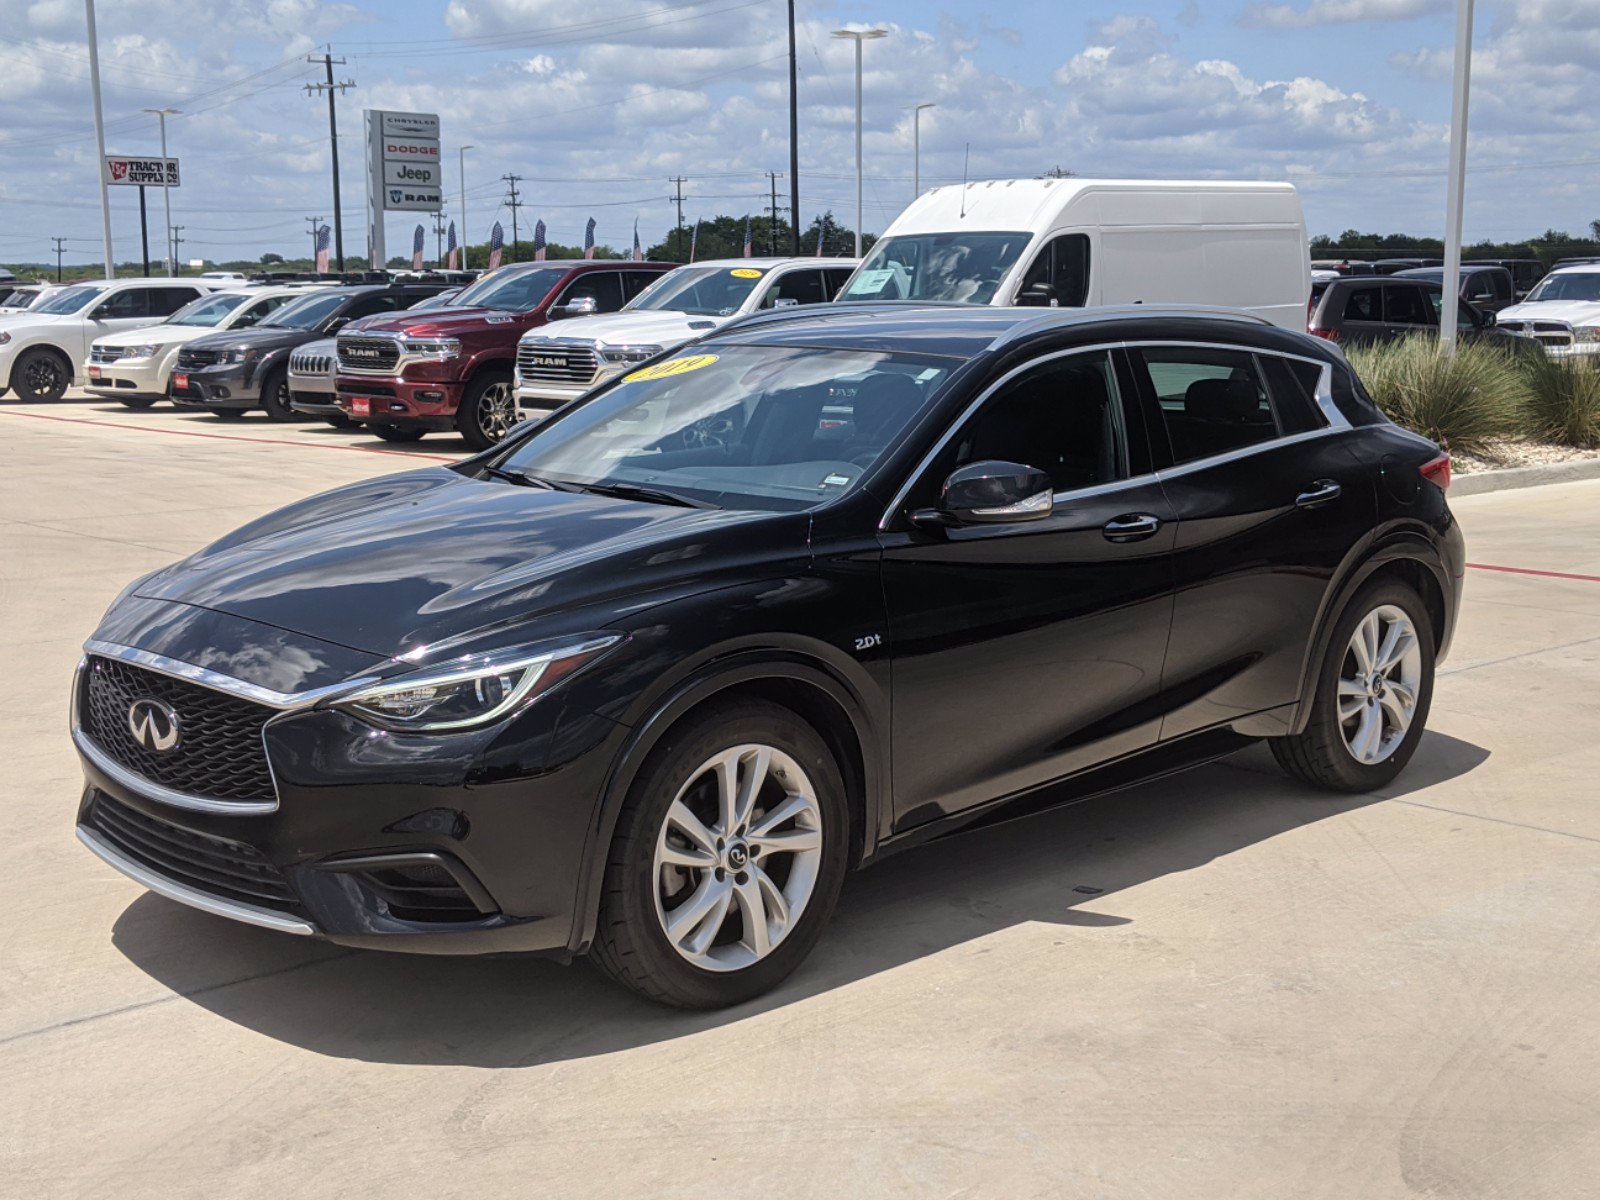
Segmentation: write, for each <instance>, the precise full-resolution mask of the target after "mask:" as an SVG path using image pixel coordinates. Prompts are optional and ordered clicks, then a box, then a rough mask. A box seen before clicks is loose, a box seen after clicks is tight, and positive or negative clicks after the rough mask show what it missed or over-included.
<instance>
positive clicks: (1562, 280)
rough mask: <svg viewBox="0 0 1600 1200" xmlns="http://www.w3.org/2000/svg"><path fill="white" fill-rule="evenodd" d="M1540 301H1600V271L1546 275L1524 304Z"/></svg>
mask: <svg viewBox="0 0 1600 1200" xmlns="http://www.w3.org/2000/svg"><path fill="white" fill-rule="evenodd" d="M1540 300H1600V271H1574V272H1572V273H1571V274H1570V275H1546V276H1545V277H1544V278H1543V279H1541V280H1540V281H1539V286H1538V287H1536V288H1534V289H1533V291H1531V292H1529V293H1528V298H1527V299H1526V300H1524V301H1523V303H1524V304H1533V303H1536V302H1538V301H1540Z"/></svg>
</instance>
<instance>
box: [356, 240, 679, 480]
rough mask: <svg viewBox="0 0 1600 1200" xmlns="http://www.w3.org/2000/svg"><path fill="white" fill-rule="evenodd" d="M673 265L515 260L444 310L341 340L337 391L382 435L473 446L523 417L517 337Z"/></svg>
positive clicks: (603, 309)
mask: <svg viewBox="0 0 1600 1200" xmlns="http://www.w3.org/2000/svg"><path fill="white" fill-rule="evenodd" d="M676 265H677V264H675V263H655V262H618V261H591V260H586V259H580V260H575V261H567V262H532V263H516V264H514V265H512V266H508V267H502V268H501V269H500V270H498V271H494V272H492V273H490V274H488V275H485V276H484V277H483V278H482V279H480V280H478V282H477V283H475V284H473V285H472V286H471V287H469V288H467V289H466V290H465V291H463V292H462V293H461V294H460V295H459V296H457V297H456V298H455V300H454V301H453V302H452V303H451V304H450V306H449V307H447V308H434V309H428V310H426V311H423V312H416V313H400V314H397V315H396V316H394V317H390V318H385V319H383V320H378V321H371V322H364V323H363V324H362V326H361V328H360V329H359V330H355V329H352V330H351V331H350V332H349V333H347V334H343V335H341V336H340V337H339V339H338V375H337V382H336V385H335V387H336V397H337V400H338V404H339V407H340V408H341V409H342V410H343V411H344V412H345V414H346V415H347V416H349V417H350V419H351V420H352V421H355V422H357V423H361V424H366V425H368V426H370V427H371V428H372V431H373V432H374V433H376V434H377V435H378V436H379V437H381V438H383V439H384V440H385V441H390V442H414V441H416V440H417V439H418V438H420V437H422V436H423V434H425V433H428V432H429V431H440V430H444V431H448V430H456V431H458V432H459V433H460V434H461V436H462V437H463V438H465V439H466V441H467V445H469V446H471V447H472V448H473V449H474V450H483V449H486V448H487V447H489V446H492V445H494V444H495V443H496V442H498V441H499V440H500V439H501V438H503V437H504V436H505V435H506V432H507V431H508V430H509V429H510V428H511V427H512V426H513V425H515V424H516V423H517V406H516V397H515V395H514V394H513V392H512V383H511V376H512V368H513V366H514V365H515V362H516V356H517V339H518V338H520V337H521V336H522V335H523V334H524V333H525V332H527V331H528V330H529V329H532V328H534V327H535V326H538V325H544V324H546V323H547V322H549V321H555V320H560V319H561V318H563V317H587V316H592V315H594V314H595V313H608V312H616V311H617V310H618V309H620V308H621V307H622V306H623V305H624V304H626V303H627V302H628V301H629V300H632V299H633V298H634V297H635V296H637V295H638V294H639V293H640V292H642V291H643V290H644V289H645V288H646V287H648V286H649V285H650V284H651V283H653V282H654V281H655V280H656V278H657V277H658V276H660V275H661V274H662V273H663V272H665V271H670V270H672V268H673V267H674V266H676Z"/></svg>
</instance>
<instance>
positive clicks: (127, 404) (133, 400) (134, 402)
mask: <svg viewBox="0 0 1600 1200" xmlns="http://www.w3.org/2000/svg"><path fill="white" fill-rule="evenodd" d="M117 403H118V404H120V405H122V407H124V408H154V407H155V403H156V398H155V397H154V396H118V397H117Z"/></svg>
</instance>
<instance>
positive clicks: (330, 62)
mask: <svg viewBox="0 0 1600 1200" xmlns="http://www.w3.org/2000/svg"><path fill="white" fill-rule="evenodd" d="M328 50H329V52H328V53H327V54H324V55H323V56H322V57H321V58H317V57H316V56H315V55H310V54H308V55H307V56H306V61H307V62H313V63H314V62H320V63H321V64H322V65H323V66H325V67H326V68H327V69H328V82H327V83H308V84H306V93H307V94H308V95H315V94H317V93H319V92H327V93H328V144H329V149H330V150H331V152H332V154H331V157H332V158H333V252H334V255H335V257H337V258H338V260H339V273H340V274H343V273H344V214H343V212H341V211H340V208H339V117H338V113H337V112H336V111H335V110H334V96H335V95H336V94H337V93H339V92H343V91H347V90H348V89H350V88H353V87H355V85H356V81H355V80H354V79H346V80H345V81H344V82H343V83H335V82H334V81H333V67H334V64H335V63H336V62H337V63H338V65H339V66H341V67H342V66H344V59H342V58H340V59H335V58H334V57H333V53H332V51H333V47H331V46H330V47H329V48H328Z"/></svg>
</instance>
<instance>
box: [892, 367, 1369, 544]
mask: <svg viewBox="0 0 1600 1200" xmlns="http://www.w3.org/2000/svg"><path fill="white" fill-rule="evenodd" d="M1147 346H1186V347H1194V348H1196V349H1200V350H1232V351H1236V352H1239V353H1244V354H1249V355H1255V356H1259V355H1267V354H1273V355H1277V356H1278V357H1279V358H1286V359H1293V360H1295V361H1297V362H1306V363H1310V364H1311V365H1312V366H1314V367H1316V368H1317V369H1318V370H1319V371H1320V372H1321V374H1320V375H1319V376H1318V377H1317V387H1316V391H1315V393H1314V394H1313V397H1312V399H1313V400H1315V402H1316V405H1317V408H1318V409H1319V410H1320V411H1321V413H1322V415H1323V417H1325V418H1326V419H1327V421H1328V425H1327V427H1326V428H1324V429H1312V430H1307V431H1306V432H1304V433H1294V434H1287V435H1283V434H1280V435H1279V436H1277V437H1274V438H1272V439H1270V440H1268V441H1264V442H1252V443H1251V444H1250V445H1248V446H1241V447H1239V448H1238V449H1236V450H1228V451H1224V452H1223V453H1221V454H1212V455H1208V456H1207V457H1205V458H1197V459H1195V460H1193V461H1192V462H1186V463H1180V464H1177V465H1174V466H1171V467H1166V468H1163V469H1162V470H1159V471H1148V472H1146V473H1144V474H1143V475H1133V476H1129V477H1128V478H1126V479H1114V480H1111V481H1110V482H1108V483H1102V484H1096V485H1094V486H1093V487H1087V488H1074V489H1072V490H1070V491H1065V492H1056V493H1055V502H1056V503H1057V504H1059V503H1061V502H1062V501H1063V500H1070V499H1072V498H1073V497H1075V496H1098V495H1104V494H1106V493H1108V492H1113V491H1116V490H1118V489H1120V488H1123V487H1127V486H1129V485H1133V484H1147V483H1151V482H1154V481H1159V480H1163V479H1172V478H1174V477H1176V476H1180V475H1187V474H1189V473H1191V472H1193V471H1198V470H1204V469H1206V468H1208V467H1214V466H1219V465H1221V464H1223V463H1228V462H1233V461H1236V460H1238V459H1241V458H1248V457H1249V456H1250V455H1253V454H1260V453H1262V452H1264V451H1267V450H1273V449H1276V448H1277V447H1279V446H1288V445H1294V444H1296V443H1298V442H1305V441H1310V440H1311V439H1313V438H1319V437H1327V436H1328V435H1329V434H1334V433H1344V432H1347V431H1348V430H1350V429H1352V428H1354V427H1353V426H1352V425H1351V424H1350V420H1349V418H1348V417H1346V416H1345V415H1344V413H1342V412H1341V411H1339V406H1338V404H1337V403H1335V402H1334V399H1333V365H1332V364H1331V363H1328V362H1326V361H1325V360H1323V359H1320V358H1314V357H1312V356H1311V355H1309V354H1294V353H1292V352H1290V351H1286V350H1276V349H1260V348H1257V347H1254V346H1240V345H1237V344H1235V343H1232V342H1196V341H1190V340H1187V339H1184V338H1144V339H1141V340H1139V341H1117V342H1096V343H1093V344H1092V345H1087V346H1074V347H1072V348H1071V349H1068V350H1057V351H1053V352H1052V353H1050V354H1046V355H1043V356H1041V357H1039V358H1035V359H1031V360H1030V361H1028V362H1026V363H1023V364H1021V365H1019V366H1017V367H1014V368H1012V369H1011V370H1010V371H1007V372H1006V373H1005V374H1004V375H1002V376H1001V377H1000V378H999V379H997V380H995V381H994V383H992V384H990V385H989V386H988V387H987V388H985V389H984V390H983V391H982V392H981V393H979V395H978V397H977V398H976V399H975V400H973V401H972V403H971V404H969V405H967V407H966V408H965V409H964V410H963V411H962V413H961V415H960V416H959V417H957V418H956V419H955V420H954V421H952V422H951V423H950V427H949V428H948V429H947V430H945V433H944V436H943V437H941V438H940V439H939V440H938V441H937V442H935V443H934V446H933V448H932V449H931V450H929V451H928V453H927V454H925V455H923V456H922V458H921V460H920V461H918V463H917V465H916V467H915V468H914V469H913V470H912V471H911V472H910V473H909V474H908V475H907V476H906V482H905V483H904V484H902V485H901V487H900V489H899V491H897V492H896V493H895V496H894V499H893V500H892V501H890V503H889V506H888V507H887V508H886V509H884V512H883V516H882V517H881V518H879V520H878V530H879V532H882V531H884V530H886V529H888V528H889V524H890V521H891V520H892V519H893V517H894V515H895V513H896V512H897V511H898V510H899V508H900V506H901V505H902V504H904V503H905V500H906V497H907V496H908V495H909V494H910V492H911V489H912V487H913V486H914V485H915V483H916V482H917V480H918V479H920V478H921V477H922V473H923V472H924V471H925V470H927V468H928V467H930V466H931V465H932V464H933V460H934V459H935V458H937V457H938V455H939V453H940V452H941V451H942V450H944V448H945V447H946V446H947V445H949V444H950V439H951V438H953V437H954V436H955V434H956V431H957V430H958V429H960V428H961V426H962V425H964V424H965V423H966V422H967V421H968V420H969V419H970V418H971V417H972V415H973V414H974V413H975V412H976V411H977V410H978V409H979V408H981V407H982V406H983V404H984V403H985V402H986V401H987V400H988V399H989V397H990V396H992V395H994V393H995V392H996V391H998V390H999V389H1000V388H1002V387H1004V386H1005V385H1006V384H1007V383H1009V382H1010V381H1011V380H1012V379H1014V378H1015V377H1016V376H1018V375H1020V374H1021V373H1022V372H1024V371H1028V370H1031V369H1032V368H1034V367H1036V366H1038V365H1039V364H1041V363H1047V362H1052V361H1054V360H1055V359H1058V358H1066V357H1068V356H1070V355H1073V354H1088V353H1092V352H1094V351H1097V350H1139V349H1143V348H1145V347H1147Z"/></svg>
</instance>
